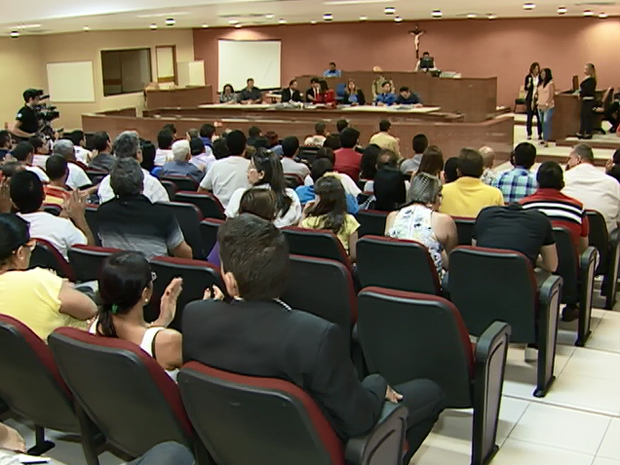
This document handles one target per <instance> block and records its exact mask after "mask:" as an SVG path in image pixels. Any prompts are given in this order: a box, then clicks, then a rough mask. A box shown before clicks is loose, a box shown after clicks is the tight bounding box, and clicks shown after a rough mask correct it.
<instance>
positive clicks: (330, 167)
mask: <svg viewBox="0 0 620 465" xmlns="http://www.w3.org/2000/svg"><path fill="white" fill-rule="evenodd" d="M310 176H311V177H312V181H314V184H316V182H317V181H318V180H319V179H321V178H322V177H323V176H335V177H337V178H338V179H339V180H340V182H341V184H342V180H343V179H345V177H344V176H343V175H341V174H337V173H335V172H334V164H333V163H332V161H331V160H329V159H328V158H317V159H316V160H314V163H312V169H311V170H310ZM346 178H348V176H347V177H346ZM348 179H350V178H348ZM314 184H310V185H305V186H299V187H298V188H297V189H295V193H296V194H297V196H298V197H299V202H300V203H301V206H302V207H303V206H304V205H306V204H307V203H308V202H312V201H313V200H314V199H315V198H316V194H315V192H314ZM345 197H346V202H347V212H348V213H350V214H351V215H356V214H357V212H358V211H359V210H360V207H359V204H358V203H357V198H356V197H354V196H353V195H351V194H349V193H348V192H346V189H345Z"/></svg>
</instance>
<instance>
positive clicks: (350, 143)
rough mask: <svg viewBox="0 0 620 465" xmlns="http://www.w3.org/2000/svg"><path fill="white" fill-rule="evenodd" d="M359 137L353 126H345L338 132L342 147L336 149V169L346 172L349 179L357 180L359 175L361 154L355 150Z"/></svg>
mask: <svg viewBox="0 0 620 465" xmlns="http://www.w3.org/2000/svg"><path fill="white" fill-rule="evenodd" d="M359 138H360V132H359V131H358V130H357V129H355V128H346V129H345V130H344V131H342V134H340V143H341V144H342V148H341V149H339V150H336V152H335V155H336V161H335V163H334V168H336V171H339V172H341V173H345V174H347V175H348V176H349V177H350V178H351V179H353V180H357V179H359V176H360V165H361V163H362V155H361V154H360V153H358V152H357V151H356V150H355V147H356V146H357V143H358V141H359Z"/></svg>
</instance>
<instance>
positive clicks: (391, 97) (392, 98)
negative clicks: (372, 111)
mask: <svg viewBox="0 0 620 465" xmlns="http://www.w3.org/2000/svg"><path fill="white" fill-rule="evenodd" d="M382 87H383V92H382V93H381V94H379V95H377V98H376V99H375V105H378V106H380V107H383V106H388V107H389V106H390V105H394V103H396V94H395V93H394V92H392V83H391V82H390V81H385V82H384V83H383V86H382Z"/></svg>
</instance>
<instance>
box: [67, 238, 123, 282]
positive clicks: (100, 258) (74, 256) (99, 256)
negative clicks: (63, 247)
mask: <svg viewBox="0 0 620 465" xmlns="http://www.w3.org/2000/svg"><path fill="white" fill-rule="evenodd" d="M118 251H119V250H118V249H113V248H109V247H92V246H88V245H74V246H73V247H71V248H70V249H69V252H68V254H67V255H68V256H69V263H70V264H71V267H72V268H73V271H74V272H75V279H76V282H78V283H83V282H86V281H96V280H97V279H99V272H100V271H101V268H102V267H103V262H104V260H105V259H106V258H108V257H109V256H110V255H112V254H113V253H116V252H118Z"/></svg>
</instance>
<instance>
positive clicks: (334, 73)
mask: <svg viewBox="0 0 620 465" xmlns="http://www.w3.org/2000/svg"><path fill="white" fill-rule="evenodd" d="M323 77H337V78H339V77H342V71H340V70H339V69H337V68H336V63H334V62H333V61H330V62H329V69H326V70H325V71H323Z"/></svg>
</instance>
